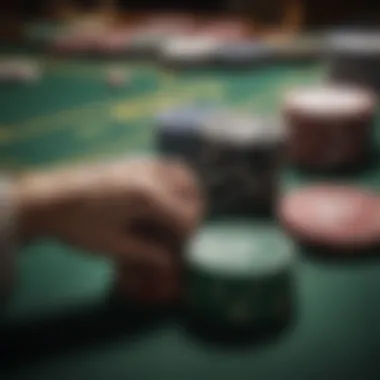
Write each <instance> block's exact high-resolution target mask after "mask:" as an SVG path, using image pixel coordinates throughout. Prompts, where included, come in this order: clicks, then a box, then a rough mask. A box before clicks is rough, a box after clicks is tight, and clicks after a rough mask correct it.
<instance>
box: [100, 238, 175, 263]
mask: <svg viewBox="0 0 380 380" xmlns="http://www.w3.org/2000/svg"><path fill="white" fill-rule="evenodd" d="M107 240H108V243H107V244H106V245H107V247H108V252H109V254H110V255H111V256H112V258H113V259H115V260H116V261H117V262H122V263H125V264H131V265H139V266H145V267H152V268H157V269H162V270H164V269H166V268H169V267H170V266H171V263H172V252H170V251H169V249H168V248H165V247H163V246H162V245H159V244H156V243H154V242H151V241H149V240H144V239H141V238H139V237H135V236H128V235H124V234H122V233H120V235H118V236H110V237H109V238H108V239H107Z"/></svg>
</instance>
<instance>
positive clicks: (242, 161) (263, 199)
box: [194, 110, 287, 217]
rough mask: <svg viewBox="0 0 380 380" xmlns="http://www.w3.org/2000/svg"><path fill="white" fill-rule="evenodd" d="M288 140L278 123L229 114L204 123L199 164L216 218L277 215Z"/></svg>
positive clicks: (221, 113) (218, 114) (211, 117)
mask: <svg viewBox="0 0 380 380" xmlns="http://www.w3.org/2000/svg"><path fill="white" fill-rule="evenodd" d="M286 137H287V136H286V133H285V129H284V127H283V125H282V124H281V123H280V122H278V121H277V120H270V119H268V118H262V117H258V116H253V115H248V114H246V115H245V114H242V113H236V112H232V111H225V110H220V111H219V112H213V113H211V114H210V115H208V116H207V117H205V118H204V120H203V122H202V126H201V128H200V131H199V139H200V154H199V155H198V156H197V157H196V160H195V161H196V162H195V164H194V165H195V167H196V169H197V171H198V173H199V174H200V177H201V180H202V183H203V185H204V190H205V194H206V197H207V201H208V210H209V216H210V217H217V216H227V215H228V216H243V215H244V216H247V215H259V214H271V212H272V211H273V208H274V206H275V204H276V198H277V193H278V184H279V174H280V169H281V167H282V162H283V152H284V146H285V143H286V140H287V139H286Z"/></svg>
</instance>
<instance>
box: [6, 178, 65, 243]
mask: <svg viewBox="0 0 380 380" xmlns="http://www.w3.org/2000/svg"><path fill="white" fill-rule="evenodd" d="M13 197H14V198H13V201H14V204H15V208H16V209H17V214H18V225H17V229H18V238H19V239H20V240H21V241H29V240H34V239H38V238H42V237H46V236H49V235H51V234H52V226H53V222H54V219H55V214H56V213H57V206H58V205H57V201H56V198H57V197H56V191H55V189H54V186H53V182H52V180H51V179H50V178H49V176H48V175H46V174H24V175H21V176H19V177H17V178H15V179H14V182H13Z"/></svg>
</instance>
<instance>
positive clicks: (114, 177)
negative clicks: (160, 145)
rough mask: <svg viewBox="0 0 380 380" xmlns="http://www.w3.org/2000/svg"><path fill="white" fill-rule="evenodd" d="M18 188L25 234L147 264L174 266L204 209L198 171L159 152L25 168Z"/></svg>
mask: <svg viewBox="0 0 380 380" xmlns="http://www.w3.org/2000/svg"><path fill="white" fill-rule="evenodd" d="M14 195H15V202H16V204H17V205H18V207H19V210H20V234H21V236H22V237H25V238H38V237H42V236H52V237H56V238H59V239H61V240H62V241H64V242H67V243H69V244H72V245H74V246H77V247H80V248H83V249H86V250H89V251H93V252H99V253H102V254H106V255H108V256H110V257H111V258H113V259H115V260H117V261H122V262H123V263H126V264H128V263H131V264H133V265H140V264H141V265H144V266H149V265H151V266H167V265H169V266H170V265H172V261H171V258H170V254H171V253H172V252H170V251H172V250H173V249H174V247H175V246H176V245H177V243H179V244H180V242H183V241H184V239H186V237H187V236H188V235H189V234H190V233H191V232H192V231H193V230H194V229H195V228H196V226H197V224H198V223H199V221H200V219H201V217H202V208H203V205H202V198H201V195H200V192H199V188H198V184H197V182H196V179H195V178H194V176H193V174H192V173H191V172H190V171H189V170H188V169H187V168H186V167H185V166H183V165H181V164H179V163H173V162H168V161H163V160H155V159H133V160H129V161H126V162H116V163H108V164H100V165H89V166H81V167H68V168H66V169H60V170H53V171H49V170H48V171H45V172H38V173H30V174H25V175H21V176H20V177H19V178H18V179H17V180H16V181H15V191H14ZM141 227H144V228H141ZM147 230H150V232H152V231H154V230H155V231H156V232H157V231H159V232H158V235H160V234H161V232H163V233H162V234H161V235H162V236H163V235H165V237H164V239H157V238H156V237H157V236H156V237H155V236H153V235H154V234H150V233H149V231H147ZM149 235H150V236H149ZM162 236H161V237H162Z"/></svg>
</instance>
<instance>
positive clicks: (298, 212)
mask: <svg viewBox="0 0 380 380" xmlns="http://www.w3.org/2000/svg"><path fill="white" fill-rule="evenodd" d="M279 218H280V221H281V222H282V223H283V225H284V227H285V228H286V229H287V230H288V231H289V232H290V233H291V234H293V235H294V236H295V238H296V239H299V240H301V241H303V242H307V243H311V244H316V245H323V246H327V247H332V248H339V249H341V248H344V249H353V248H354V249H358V248H366V247H371V246H373V245H375V244H377V243H380V198H379V196H378V195H376V194H375V193H373V192H371V191H369V190H365V189H361V188H355V187H347V186H344V185H318V186H311V187H304V188H301V189H299V190H295V191H293V192H290V193H289V194H288V195H286V196H285V197H284V198H283V199H282V201H281V203H280V208H279Z"/></svg>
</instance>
